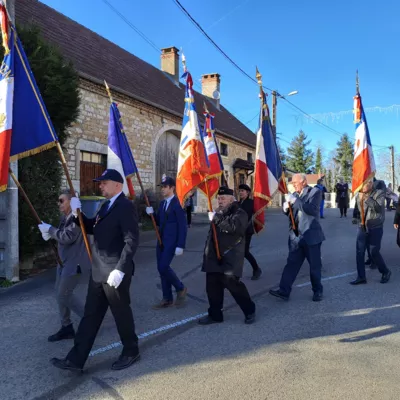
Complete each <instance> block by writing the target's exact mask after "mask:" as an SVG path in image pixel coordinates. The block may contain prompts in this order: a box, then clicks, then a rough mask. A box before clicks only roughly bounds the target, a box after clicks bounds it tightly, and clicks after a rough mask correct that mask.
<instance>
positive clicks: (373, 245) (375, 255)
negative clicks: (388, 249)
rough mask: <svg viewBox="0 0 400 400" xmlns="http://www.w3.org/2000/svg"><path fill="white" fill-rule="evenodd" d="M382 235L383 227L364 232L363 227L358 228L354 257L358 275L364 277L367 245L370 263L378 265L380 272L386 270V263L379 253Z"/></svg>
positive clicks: (382, 272)
mask: <svg viewBox="0 0 400 400" xmlns="http://www.w3.org/2000/svg"><path fill="white" fill-rule="evenodd" d="M382 236H383V228H377V229H370V230H368V232H365V231H364V229H362V228H358V233H357V245H356V254H357V255H356V259H357V273H358V277H359V278H361V279H365V262H364V258H365V251H366V250H367V248H368V246H369V250H370V253H371V260H372V263H373V264H375V265H376V266H377V267H378V270H379V272H380V273H381V274H385V273H386V272H388V268H387V266H386V263H385V261H384V259H383V258H382V255H381V242H382Z"/></svg>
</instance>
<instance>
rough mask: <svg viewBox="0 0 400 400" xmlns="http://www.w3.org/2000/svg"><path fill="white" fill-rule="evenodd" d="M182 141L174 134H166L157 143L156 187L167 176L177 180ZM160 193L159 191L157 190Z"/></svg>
mask: <svg viewBox="0 0 400 400" xmlns="http://www.w3.org/2000/svg"><path fill="white" fill-rule="evenodd" d="M179 142H180V139H179V137H178V136H177V135H175V134H174V133H172V132H165V133H164V134H163V135H162V136H161V137H160V139H159V140H158V143H157V149H156V185H158V184H159V183H160V182H161V178H162V176H163V175H164V174H165V175H167V176H170V177H172V178H174V179H176V174H177V169H178V153H179ZM157 192H158V193H159V190H158V189H157Z"/></svg>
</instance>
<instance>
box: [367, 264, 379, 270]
mask: <svg viewBox="0 0 400 400" xmlns="http://www.w3.org/2000/svg"><path fill="white" fill-rule="evenodd" d="M377 268H378V267H377V266H376V264H374V263H371V265H370V266H369V269H377Z"/></svg>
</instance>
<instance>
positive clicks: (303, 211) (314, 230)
mask: <svg viewBox="0 0 400 400" xmlns="http://www.w3.org/2000/svg"><path fill="white" fill-rule="evenodd" d="M292 184H293V186H294V188H295V191H296V193H295V194H289V195H287V202H286V203H285V204H284V205H283V211H284V212H285V213H286V214H287V215H288V214H289V203H290V204H291V207H292V209H293V215H294V219H295V225H296V227H295V229H293V226H292V223H291V221H290V219H289V221H290V230H289V256H288V259H287V264H286V266H285V268H284V270H283V273H282V278H281V282H280V284H279V289H277V290H270V291H269V293H270V294H272V295H273V296H276V297H279V298H281V299H283V300H289V296H290V292H291V290H292V286H293V283H294V281H295V280H296V277H297V275H298V273H299V271H300V268H301V266H302V265H303V263H304V260H305V259H307V261H308V263H309V264H310V277H311V285H312V290H313V292H314V296H313V301H321V300H322V292H323V287H322V284H321V269H322V262H321V244H322V242H323V241H324V240H325V236H324V233H323V231H322V228H321V225H320V223H319V209H320V208H319V207H320V204H321V197H322V192H321V191H320V190H319V189H318V188H312V187H310V186H308V184H307V178H306V175H305V174H296V175H294V176H293V179H292Z"/></svg>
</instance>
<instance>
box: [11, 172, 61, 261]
mask: <svg viewBox="0 0 400 400" xmlns="http://www.w3.org/2000/svg"><path fill="white" fill-rule="evenodd" d="M8 172H9V173H10V176H11V178H12V180H13V181H14V183H15V184H16V185H17V187H18V189H19V191H20V193H21V195H22V197H23V198H24V200H25V201H26V203H27V204H28V206H29V208H30V210H31V212H32V215H33V217H34V218H35V219H36V222H37V223H38V224H41V223H42V220H41V219H40V217H39V215H38V213H37V212H36V210H35V208H34V207H33V205H32V203H31V201H30V200H29V197H28V195H27V194H26V192H25V190H24V188H23V187H22V185H21V183H20V182H19V181H18V178H17V177H16V176H15V174H14V172H13V171H12V169H11V168H8ZM50 243H51V247H52V249H53V252H54V255H55V257H56V261H57V263H58V264H59V265H60V266H61V267H63V264H62V262H61V258H60V256H59V254H58V251H57V247H56V246H55V244H54V243H53V242H50Z"/></svg>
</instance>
